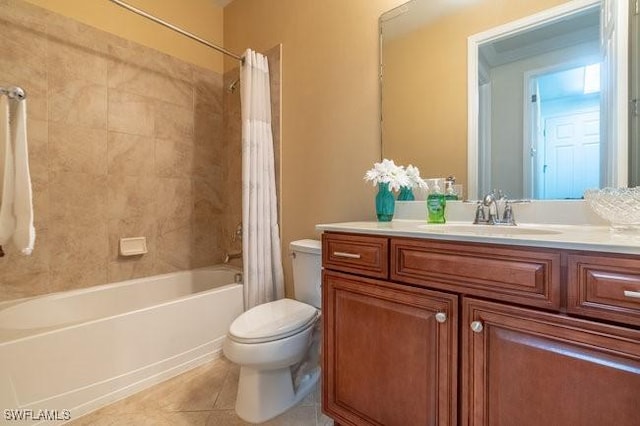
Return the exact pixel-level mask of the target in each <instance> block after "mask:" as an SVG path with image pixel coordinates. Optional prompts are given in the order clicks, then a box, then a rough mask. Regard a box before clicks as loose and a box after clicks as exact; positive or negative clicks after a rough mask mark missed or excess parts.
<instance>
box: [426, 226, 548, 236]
mask: <svg viewBox="0 0 640 426" xmlns="http://www.w3.org/2000/svg"><path fill="white" fill-rule="evenodd" d="M418 228H420V229H422V230H424V231H426V232H432V233H436V234H466V235H486V236H496V237H502V236H509V237H511V236H527V235H529V236H536V235H556V234H560V231H554V230H551V229H544V228H534V227H530V226H501V225H473V224H442V225H438V224H431V225H419V226H418Z"/></svg>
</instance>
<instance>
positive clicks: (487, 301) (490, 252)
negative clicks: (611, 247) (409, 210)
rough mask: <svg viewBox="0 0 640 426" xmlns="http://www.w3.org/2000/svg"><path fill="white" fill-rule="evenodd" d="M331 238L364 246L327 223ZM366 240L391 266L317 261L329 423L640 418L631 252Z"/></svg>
mask: <svg viewBox="0 0 640 426" xmlns="http://www.w3.org/2000/svg"><path fill="white" fill-rule="evenodd" d="M365 237H367V236H365ZM335 238H339V240H340V244H341V245H340V250H341V251H343V252H345V251H346V252H348V253H351V250H353V252H357V250H358V244H361V242H359V243H356V244H355V245H354V246H353V247H350V246H349V238H350V235H349V234H340V233H331V232H326V233H324V234H323V242H324V245H323V249H326V247H331V245H330V242H331V241H332V240H333V239H335ZM370 238H373V239H374V240H376V241H377V243H378V244H379V247H384V249H381V250H382V251H384V250H388V254H387V258H386V262H388V265H389V266H388V268H387V270H388V271H389V272H388V274H389V275H388V277H387V278H384V277H382V276H380V275H377V276H376V279H372V278H370V277H372V276H374V275H373V274H374V272H371V271H370V270H369V269H368V268H362V269H358V268H357V267H355V268H352V266H353V265H348V267H349V268H350V269H348V270H347V269H345V268H342V267H341V266H340V265H338V266H337V267H335V266H333V265H331V264H330V263H328V262H324V271H323V277H324V278H323V321H324V352H323V354H324V355H323V360H324V361H323V410H324V411H325V413H327V414H328V415H329V416H331V417H333V418H334V419H335V420H336V422H338V423H339V424H341V425H343V426H346V425H433V424H438V425H477V426H481V425H482V426H483V425H507V426H510V425H519V426H520V425H524V426H527V425H531V426H533V425H545V426H546V425H567V426H573V425H579V426H583V425H587V426H589V425H594V426H595V425H598V426H600V425H609V424H611V425H616V426H631V425H640V414H638V407H640V329H639V327H638V325H639V319H640V299H638V298H636V297H635V294H636V293H637V292H639V291H640V285H638V284H640V257H639V256H633V255H610V254H601V253H594V252H576V251H570V250H560V249H545V248H529V247H514V246H506V245H495V244H493V245H492V244H478V243H461V242H454V241H435V240H427V239H417V238H401V237H384V236H371V237H370ZM382 240H385V241H382ZM381 253H382V252H381ZM330 255H331V254H330V253H323V256H330ZM380 259H384V254H382V255H381V257H380ZM340 268H342V269H340ZM382 268H383V269H384V266H383V267H382ZM629 294H631V297H627V296H628V295H629ZM625 295H627V296H625ZM458 309H459V310H460V317H458ZM440 312H445V313H446V321H445V322H442V323H439V322H438V321H437V318H438V313H440ZM441 318H442V317H441ZM447 351H448V352H447ZM458 354H459V355H460V356H459V357H458ZM458 380H459V382H457V381H458Z"/></svg>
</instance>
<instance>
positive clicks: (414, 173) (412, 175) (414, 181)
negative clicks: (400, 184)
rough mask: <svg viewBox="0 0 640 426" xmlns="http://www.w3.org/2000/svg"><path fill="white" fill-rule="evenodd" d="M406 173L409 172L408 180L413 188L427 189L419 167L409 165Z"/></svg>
mask: <svg viewBox="0 0 640 426" xmlns="http://www.w3.org/2000/svg"><path fill="white" fill-rule="evenodd" d="M406 172H407V178H408V179H409V181H410V182H411V185H410V187H411V188H415V187H416V186H417V187H418V188H423V189H427V184H426V183H425V181H424V180H423V179H422V178H421V177H420V170H418V168H417V167H415V166H412V165H411V164H409V165H408V166H407V170H406Z"/></svg>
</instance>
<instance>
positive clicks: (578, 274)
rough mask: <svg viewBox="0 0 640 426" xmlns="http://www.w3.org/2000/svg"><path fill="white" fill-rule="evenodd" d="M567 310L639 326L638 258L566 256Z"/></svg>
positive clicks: (639, 272)
mask: <svg viewBox="0 0 640 426" xmlns="http://www.w3.org/2000/svg"><path fill="white" fill-rule="evenodd" d="M567 264H568V268H569V274H568V275H569V287H568V291H567V296H568V306H567V311H568V312H570V313H575V314H580V315H585V316H588V317H593V318H598V319H605V320H610V321H616V322H621V323H625V324H631V325H638V326H640V257H636V258H632V257H628V258H621V257H607V256H593V255H569V258H568V262H567Z"/></svg>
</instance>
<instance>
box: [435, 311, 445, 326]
mask: <svg viewBox="0 0 640 426" xmlns="http://www.w3.org/2000/svg"><path fill="white" fill-rule="evenodd" d="M446 320H447V314H445V313H444V312H438V313H437V314H436V321H438V322H439V323H440V324H442V323H443V322H445V321H446Z"/></svg>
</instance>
